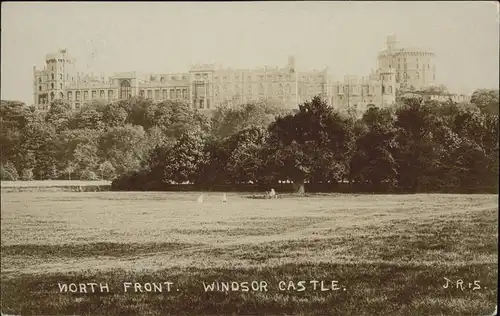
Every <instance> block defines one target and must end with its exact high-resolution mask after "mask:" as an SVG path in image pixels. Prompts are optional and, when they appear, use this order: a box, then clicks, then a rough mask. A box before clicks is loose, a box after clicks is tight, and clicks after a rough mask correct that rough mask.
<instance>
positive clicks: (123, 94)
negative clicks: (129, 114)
mask: <svg viewBox="0 0 500 316" xmlns="http://www.w3.org/2000/svg"><path fill="white" fill-rule="evenodd" d="M110 94H111V96H113V91H112V90H110V91H108V98H109V99H111V98H110V97H109V95H110ZM130 97H132V87H131V85H130V80H122V82H120V91H119V92H118V98H120V99H122V100H125V99H128V98H130Z"/></svg>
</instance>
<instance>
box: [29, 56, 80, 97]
mask: <svg viewBox="0 0 500 316" xmlns="http://www.w3.org/2000/svg"><path fill="white" fill-rule="evenodd" d="M45 64H46V66H45V68H44V70H41V71H37V70H36V68H35V67H34V68H33V76H34V78H35V93H34V99H35V104H47V103H50V102H52V101H54V100H57V99H64V98H65V89H66V87H67V86H68V85H69V84H70V83H71V82H72V81H74V79H75V78H74V77H75V61H74V60H73V59H71V58H69V57H68V55H67V51H66V50H65V49H63V50H59V51H58V52H57V53H52V54H47V55H46V56H45Z"/></svg>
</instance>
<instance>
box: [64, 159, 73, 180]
mask: <svg viewBox="0 0 500 316" xmlns="http://www.w3.org/2000/svg"><path fill="white" fill-rule="evenodd" d="M64 172H65V173H66V174H68V180H71V174H72V173H73V172H75V164H74V163H73V162H72V161H68V162H67V164H66V168H64Z"/></svg>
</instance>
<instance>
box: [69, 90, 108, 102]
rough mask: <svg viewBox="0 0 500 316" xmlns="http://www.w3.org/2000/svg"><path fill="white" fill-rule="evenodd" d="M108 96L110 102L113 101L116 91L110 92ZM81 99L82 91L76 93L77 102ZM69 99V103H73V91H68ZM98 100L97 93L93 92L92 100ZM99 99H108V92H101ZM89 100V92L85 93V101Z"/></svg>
mask: <svg viewBox="0 0 500 316" xmlns="http://www.w3.org/2000/svg"><path fill="white" fill-rule="evenodd" d="M107 96H108V100H113V98H114V91H113V90H108V93H107ZM81 97H82V93H81V92H80V91H75V101H80V100H81ZM67 98H68V101H73V91H68V93H67ZM96 98H97V91H96V90H92V93H91V98H90V99H96ZM99 98H101V99H105V98H106V91H105V90H100V91H99ZM87 100H89V92H88V91H83V101H87Z"/></svg>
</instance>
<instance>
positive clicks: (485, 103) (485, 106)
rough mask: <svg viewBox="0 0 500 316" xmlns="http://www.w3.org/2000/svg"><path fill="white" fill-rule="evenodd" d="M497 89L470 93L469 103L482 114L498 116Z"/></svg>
mask: <svg viewBox="0 0 500 316" xmlns="http://www.w3.org/2000/svg"><path fill="white" fill-rule="evenodd" d="M499 95H500V90H499V89H479V90H476V91H474V93H472V96H471V99H470V102H471V103H472V104H475V105H476V106H477V107H478V108H479V109H480V110H481V111H482V112H487V113H491V114H496V115H498V110H499V108H500V102H499Z"/></svg>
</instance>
